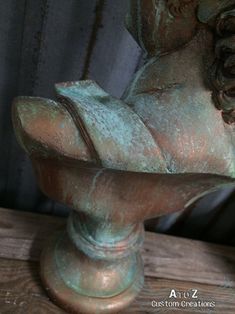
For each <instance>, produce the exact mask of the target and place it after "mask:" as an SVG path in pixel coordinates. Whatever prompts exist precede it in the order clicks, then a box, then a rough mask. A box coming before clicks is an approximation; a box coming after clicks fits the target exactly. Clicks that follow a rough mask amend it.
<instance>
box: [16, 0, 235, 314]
mask: <svg viewBox="0 0 235 314" xmlns="http://www.w3.org/2000/svg"><path fill="white" fill-rule="evenodd" d="M127 27H128V29H129V31H130V32H131V33H132V35H133V36H134V38H135V39H136V40H137V41H138V43H139V44H140V46H141V47H142V48H143V49H144V50H145V51H146V53H147V54H148V56H149V60H148V62H147V63H146V64H145V65H144V66H143V67H142V68H141V69H140V70H139V71H138V72H137V73H136V75H135V77H134V79H133V81H132V83H131V84H130V86H129V88H128V89H127V91H126V92H125V94H124V96H123V98H122V99H121V100H119V99H115V98H113V97H111V96H110V95H108V94H107V93H106V92H104V91H103V90H102V89H101V88H100V87H99V86H98V85H97V84H96V83H94V82H93V81H80V82H69V83H60V84H56V92H57V95H58V100H57V101H52V100H48V99H42V98H35V97H19V98H17V99H16V100H15V101H14V105H13V121H14V127H15V131H16V135H17V138H18V140H19V142H20V144H21V146H22V147H23V148H24V150H25V151H26V152H27V154H29V156H30V158H31V160H32V163H33V166H34V169H35V173H36V176H37V179H38V182H39V185H40V187H41V189H42V191H44V193H45V194H47V195H48V196H49V197H51V198H53V199H54V200H57V201H59V202H62V203H64V204H66V205H68V206H70V207H71V208H72V209H73V211H72V213H71V215H70V218H69V220H68V225H67V230H66V231H64V233H62V234H61V235H59V236H58V237H57V238H56V239H55V240H53V241H52V242H51V243H50V244H49V245H48V247H47V248H46V249H45V251H44V252H43V255H42V260H41V274H42V279H43V282H44V285H45V287H46V288H47V290H48V293H49V294H50V296H51V297H52V298H53V299H54V300H55V301H56V302H57V303H58V304H59V305H61V306H62V307H63V308H64V309H66V310H67V311H70V312H74V313H112V312H115V313H116V312H117V311H119V310H120V309H122V308H124V307H126V306H127V305H128V304H129V303H130V302H131V301H132V300H133V299H134V298H135V296H136V295H137V294H138V292H139V291H140V289H141V287H142V285H143V267H142V263H141V258H140V253H139V248H140V245H141V243H142V241H143V221H144V220H145V219H147V218H151V217H156V216H160V215H164V214H166V213H170V212H173V211H177V210H181V209H183V208H186V207H187V206H189V204H191V203H192V202H194V201H196V200H197V199H199V198H200V197H202V196H203V195H205V194H207V193H209V192H211V191H213V190H215V189H218V188H220V187H224V186H228V185H234V182H235V181H234V178H235V159H234V147H235V136H234V126H235V124H234V121H235V120H234V117H235V111H234V109H235V102H234V97H235V89H234V87H235V67H234V66H235V53H234V52H235V44H234V43H235V40H234V38H235V1H234V0H227V1H226V0H222V1H218V0H204V1H203V0H202V1H199V0H155V1H153V0H131V1H130V14H129V16H128V17H127ZM156 245H157V243H156Z"/></svg>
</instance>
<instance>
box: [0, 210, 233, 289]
mask: <svg viewBox="0 0 235 314" xmlns="http://www.w3.org/2000/svg"><path fill="white" fill-rule="evenodd" d="M0 216H1V220H0V247H1V250H0V257H4V258H9V259H18V260H31V261H37V260H38V259H39V256H40V252H41V250H42V248H43V246H44V245H45V244H46V242H47V241H48V238H49V237H50V236H51V235H53V233H54V232H56V231H58V230H59V229H60V228H63V227H64V226H65V221H66V220H65V219H64V218H58V217H51V216H46V215H39V214H33V213H25V212H19V211H14V210H6V209H0ZM142 256H143V260H144V264H145V274H146V276H151V277H155V278H165V279H177V280H182V279H183V280H184V281H189V282H199V283H206V284H213V285H220V286H224V285H226V286H230V287H235V248H233V247H226V246H221V245H215V244H210V243H205V242H200V241H195V240H190V239H183V238H177V237H173V236H167V235H161V234H155V233H150V232H146V237H145V243H144V247H143V250H142Z"/></svg>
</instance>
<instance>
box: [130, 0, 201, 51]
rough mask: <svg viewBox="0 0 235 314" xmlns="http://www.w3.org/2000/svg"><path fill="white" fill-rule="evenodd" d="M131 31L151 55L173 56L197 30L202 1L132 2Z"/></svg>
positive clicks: (158, 0) (163, 0)
mask: <svg viewBox="0 0 235 314" xmlns="http://www.w3.org/2000/svg"><path fill="white" fill-rule="evenodd" d="M129 2H130V10H129V15H128V18H127V28H128V30H129V31H130V33H131V34H132V35H133V37H134V38H135V39H136V41H137V42H138V43H139V45H140V46H141V47H142V48H143V49H144V50H145V51H146V52H148V54H149V55H152V56H154V55H158V54H163V53H166V52H170V51H172V50H174V49H177V48H178V47H181V46H182V45H184V44H186V43H187V42H189V41H190V40H191V38H192V37H193V36H194V34H195V33H196V30H197V25H198V20H197V15H196V9H197V5H198V0H129Z"/></svg>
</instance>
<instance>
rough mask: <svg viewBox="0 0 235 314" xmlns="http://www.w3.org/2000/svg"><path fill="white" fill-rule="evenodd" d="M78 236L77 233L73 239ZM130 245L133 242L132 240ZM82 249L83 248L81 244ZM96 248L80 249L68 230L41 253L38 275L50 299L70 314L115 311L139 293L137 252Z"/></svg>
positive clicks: (140, 277)
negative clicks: (92, 251) (93, 250)
mask: <svg viewBox="0 0 235 314" xmlns="http://www.w3.org/2000/svg"><path fill="white" fill-rule="evenodd" d="M77 236H78V235H77V234H76V236H75V238H76V237H77ZM132 244H133V243H132ZM84 248H85V247H84ZM102 249H103V248H98V251H97V248H95V252H98V255H97V254H95V252H94V253H93V254H94V256H92V254H91V247H90V248H89V249H88V253H87V252H84V251H83V250H81V249H80V248H79V247H78V246H77V243H76V242H75V243H74V239H71V235H69V232H64V233H63V234H61V235H60V236H57V238H54V239H53V240H52V241H51V242H50V243H49V245H48V246H47V247H46V248H45V250H44V251H43V253H42V256H41V277H42V281H43V284H44V286H45V288H46V290H47V292H48V294H49V296H50V297H51V298H52V300H53V301H54V302H55V303H56V304H58V305H59V306H60V307H62V308H63V309H65V310H66V311H67V312H69V313H82V314H85V313H92V314H95V313H117V312H118V311H120V310H122V309H123V308H125V307H127V306H128V305H129V304H130V303H131V302H132V301H133V300H134V299H135V297H136V296H137V295H138V293H139V292H140V290H141V289H142V286H143V282H144V273H143V265H142V260H141V257H140V254H139V253H138V252H136V251H133V250H132V249H131V248H130V250H129V251H128V250H127V251H125V252H123V253H125V254H124V256H122V254H121V252H120V250H117V258H115V257H114V255H115V252H114V251H112V254H111V255H110V254H109V253H110V252H105V251H103V253H102V254H101V252H102Z"/></svg>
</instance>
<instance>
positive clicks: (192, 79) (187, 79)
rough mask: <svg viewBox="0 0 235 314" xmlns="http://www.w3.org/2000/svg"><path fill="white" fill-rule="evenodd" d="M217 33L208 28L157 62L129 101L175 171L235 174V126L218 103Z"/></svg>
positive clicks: (136, 85)
mask: <svg viewBox="0 0 235 314" xmlns="http://www.w3.org/2000/svg"><path fill="white" fill-rule="evenodd" d="M214 58H215V56H214V49H213V36H212V33H211V32H210V31H209V30H207V29H205V28H202V29H201V30H200V31H199V32H198V33H197V35H196V36H195V37H194V38H193V40H192V41H191V42H190V43H189V44H188V45H187V46H185V47H183V48H181V49H179V50H177V51H175V52H172V53H169V54H166V55H164V56H160V57H155V58H153V59H151V60H150V61H149V62H148V63H147V64H146V65H145V66H144V67H143V68H142V69H140V71H139V72H138V73H137V74H136V76H135V78H134V80H133V82H132V84H131V85H130V87H129V88H128V90H127V92H126V93H125V96H124V98H125V101H126V102H127V103H128V104H129V105H130V106H131V107H132V108H133V110H134V111H135V112H136V113H137V114H138V115H139V116H140V117H141V119H142V120H143V121H144V123H145V125H146V126H147V128H148V129H149V130H150V131H151V133H152V135H153V137H154V139H155V141H156V142H157V143H158V145H159V146H160V148H161V150H162V152H163V155H164V157H165V159H166V163H167V167H168V170H169V171H170V172H173V173H177V172H204V173H219V174H224V175H232V176H234V175H235V165H234V161H233V159H234V158H233V157H234V145H233V143H234V136H233V137H232V133H233V127H232V125H228V124H226V123H225V122H224V121H223V119H222V116H221V112H220V111H219V110H217V109H216V107H215V104H214V101H213V99H212V89H211V86H210V83H209V80H208V76H209V75H208V74H209V71H210V67H211V65H212V63H213V61H214Z"/></svg>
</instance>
